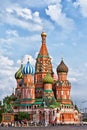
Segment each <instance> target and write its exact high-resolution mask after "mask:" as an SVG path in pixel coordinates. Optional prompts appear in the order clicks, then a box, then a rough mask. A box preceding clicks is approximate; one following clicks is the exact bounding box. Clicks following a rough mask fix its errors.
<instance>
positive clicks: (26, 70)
mask: <svg viewBox="0 0 87 130" xmlns="http://www.w3.org/2000/svg"><path fill="white" fill-rule="evenodd" d="M34 72H35V71H34V68H33V67H32V66H31V64H30V62H29V61H28V62H27V64H26V65H25V66H24V68H23V70H22V73H23V74H32V75H33V74H34Z"/></svg>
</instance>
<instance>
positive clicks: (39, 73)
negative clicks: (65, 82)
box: [34, 32, 52, 98]
mask: <svg viewBox="0 0 87 130" xmlns="http://www.w3.org/2000/svg"><path fill="white" fill-rule="evenodd" d="M46 36H47V35H46V33H45V32H42V33H41V37H42V45H41V48H40V52H39V54H38V56H37V59H36V65H35V77H34V78H35V95H36V98H40V97H42V96H43V89H44V88H43V78H44V77H45V76H46V74H47V72H49V74H52V64H51V58H50V57H49V54H48V50H47V47H46Z"/></svg>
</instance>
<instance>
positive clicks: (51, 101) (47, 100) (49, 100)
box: [43, 96, 59, 107]
mask: <svg viewBox="0 0 87 130" xmlns="http://www.w3.org/2000/svg"><path fill="white" fill-rule="evenodd" d="M43 100H44V102H45V103H46V106H47V107H50V106H58V105H59V104H57V102H56V99H55V97H50V98H48V97H47V96H45V97H43Z"/></svg>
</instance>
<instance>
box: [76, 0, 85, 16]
mask: <svg viewBox="0 0 87 130" xmlns="http://www.w3.org/2000/svg"><path fill="white" fill-rule="evenodd" d="M74 6H75V7H80V12H81V14H82V15H83V16H84V17H87V0H77V1H76V2H74Z"/></svg>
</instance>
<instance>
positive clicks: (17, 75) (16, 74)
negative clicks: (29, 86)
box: [15, 64, 23, 79]
mask: <svg viewBox="0 0 87 130" xmlns="http://www.w3.org/2000/svg"><path fill="white" fill-rule="evenodd" d="M22 70H23V64H21V67H20V68H19V70H18V71H17V72H16V73H15V78H16V79H22V78H23V75H22Z"/></svg>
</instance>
